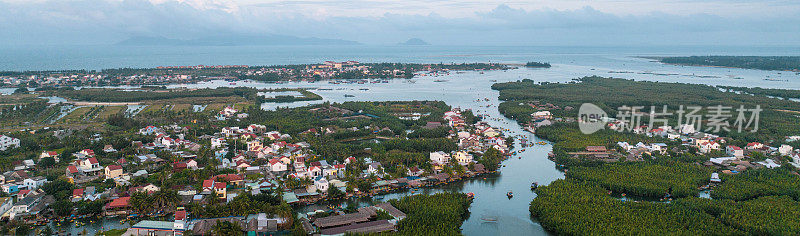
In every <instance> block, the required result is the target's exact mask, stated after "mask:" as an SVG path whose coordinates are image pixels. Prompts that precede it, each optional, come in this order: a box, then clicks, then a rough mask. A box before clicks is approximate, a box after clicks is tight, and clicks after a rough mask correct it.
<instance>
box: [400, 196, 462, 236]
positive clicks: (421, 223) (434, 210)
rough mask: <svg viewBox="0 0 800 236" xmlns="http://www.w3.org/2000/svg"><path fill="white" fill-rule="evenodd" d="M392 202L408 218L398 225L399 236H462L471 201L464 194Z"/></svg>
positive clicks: (418, 197) (404, 198)
mask: <svg viewBox="0 0 800 236" xmlns="http://www.w3.org/2000/svg"><path fill="white" fill-rule="evenodd" d="M389 202H390V203H392V205H393V206H394V207H397V209H398V210H400V211H402V212H405V213H406V215H407V217H406V218H405V219H403V220H401V221H400V223H399V224H398V225H397V231H398V234H400V235H461V224H462V223H463V222H464V220H466V219H467V217H468V216H469V205H470V204H471V203H472V199H470V198H468V197H467V195H466V194H464V193H437V194H433V195H421V194H420V195H412V196H407V197H403V198H401V199H400V200H396V199H392V200H389Z"/></svg>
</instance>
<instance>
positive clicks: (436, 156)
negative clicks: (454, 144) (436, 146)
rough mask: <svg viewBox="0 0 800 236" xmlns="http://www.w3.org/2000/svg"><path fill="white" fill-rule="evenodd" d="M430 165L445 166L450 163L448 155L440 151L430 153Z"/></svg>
mask: <svg viewBox="0 0 800 236" xmlns="http://www.w3.org/2000/svg"><path fill="white" fill-rule="evenodd" d="M430 159H431V163H432V164H435V165H446V164H447V163H448V162H450V154H447V153H445V152H442V151H438V152H431V153H430Z"/></svg>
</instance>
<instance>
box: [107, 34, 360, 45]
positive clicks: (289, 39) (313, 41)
mask: <svg viewBox="0 0 800 236" xmlns="http://www.w3.org/2000/svg"><path fill="white" fill-rule="evenodd" d="M356 44H359V43H358V42H355V41H348V40H341V39H323V38H301V37H295V36H288V35H258V36H256V35H220V36H208V37H202V38H197V39H189V40H182V39H170V38H165V37H147V36H139V37H131V38H128V39H126V40H123V41H120V42H118V43H117V45H124V46H260V45H356Z"/></svg>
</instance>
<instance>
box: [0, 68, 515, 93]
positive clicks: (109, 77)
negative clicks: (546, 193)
mask: <svg viewBox="0 0 800 236" xmlns="http://www.w3.org/2000/svg"><path fill="white" fill-rule="evenodd" d="M508 69H513V67H510V66H508V65H505V64H500V63H457V64H455V63H454V64H443V63H439V64H418V63H360V62H357V61H344V62H334V61H326V62H324V63H319V64H301V65H272V66H249V65H213V66H212V65H196V66H159V67H155V68H117V69H104V70H100V71H89V70H59V71H0V81H2V82H1V83H0V87H16V88H25V87H28V88H38V87H65V86H93V87H100V86H120V85H125V86H154V85H168V84H192V83H199V82H207V81H214V80H225V81H228V82H230V83H236V82H237V81H259V82H268V83H286V82H296V81H306V82H310V83H313V82H316V81H321V80H336V81H345V82H352V83H356V82H358V83H373V82H375V83H380V82H382V81H384V80H387V79H393V78H405V79H410V78H414V77H415V76H418V75H429V74H447V73H448V72H449V71H484V70H508Z"/></svg>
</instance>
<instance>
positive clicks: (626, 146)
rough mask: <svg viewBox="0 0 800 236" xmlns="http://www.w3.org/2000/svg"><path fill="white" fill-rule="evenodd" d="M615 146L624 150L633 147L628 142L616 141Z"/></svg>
mask: <svg viewBox="0 0 800 236" xmlns="http://www.w3.org/2000/svg"><path fill="white" fill-rule="evenodd" d="M617 146H619V147H620V148H622V150H625V151H626V152H627V151H630V150H631V149H633V148H634V146H631V145H630V144H628V142H617Z"/></svg>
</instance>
